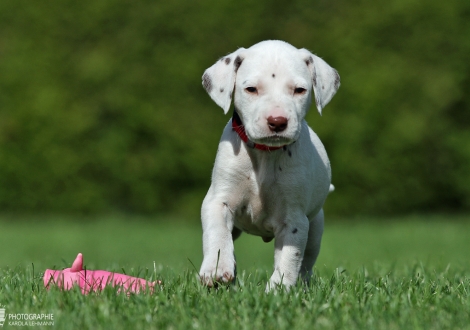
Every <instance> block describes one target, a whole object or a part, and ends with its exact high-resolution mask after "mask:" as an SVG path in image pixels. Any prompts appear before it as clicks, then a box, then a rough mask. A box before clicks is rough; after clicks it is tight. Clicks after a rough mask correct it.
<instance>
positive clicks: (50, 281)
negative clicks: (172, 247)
mask: <svg viewBox="0 0 470 330" xmlns="http://www.w3.org/2000/svg"><path fill="white" fill-rule="evenodd" d="M54 284H55V285H57V286H58V287H59V288H62V289H64V290H70V289H71V288H72V287H73V286H74V285H78V286H79V287H80V289H81V291H82V293H83V294H87V293H89V292H90V291H98V290H99V291H101V290H103V289H104V288H105V286H106V285H111V286H119V287H121V288H122V289H124V290H125V292H127V293H131V292H132V293H139V292H140V291H146V290H149V292H153V290H154V287H155V282H148V281H146V280H144V279H142V278H138V277H132V276H128V275H124V274H119V273H112V272H108V271H106V270H83V256H82V254H81V253H79V254H78V255H77V257H76V258H75V261H74V262H73V264H72V267H70V268H66V269H64V270H52V269H46V272H45V273H44V286H45V287H46V288H49V287H50V286H51V285H54ZM158 284H160V281H158Z"/></svg>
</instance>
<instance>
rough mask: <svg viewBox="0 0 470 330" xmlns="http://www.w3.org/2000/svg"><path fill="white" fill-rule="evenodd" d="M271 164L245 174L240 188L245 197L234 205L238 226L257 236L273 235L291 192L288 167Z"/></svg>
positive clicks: (239, 192) (240, 194)
mask: <svg viewBox="0 0 470 330" xmlns="http://www.w3.org/2000/svg"><path fill="white" fill-rule="evenodd" d="M281 164H282V165H281ZM269 165H270V166H269V167H267V166H266V167H264V168H258V169H256V168H253V170H251V171H249V173H245V179H243V182H240V183H239V185H238V186H237V189H236V190H238V196H239V197H241V198H239V199H238V203H237V204H236V205H234V210H233V211H234V214H235V217H234V218H235V226H236V227H238V228H240V229H242V230H243V231H245V232H248V233H250V234H254V235H260V236H272V235H273V231H274V227H275V223H276V222H277V221H278V220H279V218H282V217H283V212H285V210H286V209H287V205H286V203H287V199H286V198H285V191H286V190H287V191H289V190H290V189H288V186H289V185H290V183H289V182H288V181H289V180H288V176H289V175H288V174H289V173H288V172H289V171H288V168H287V164H284V163H283V162H273V163H270V164H269ZM280 166H284V169H282V167H281V169H280ZM286 176H287V177H286ZM286 188H287V189H286Z"/></svg>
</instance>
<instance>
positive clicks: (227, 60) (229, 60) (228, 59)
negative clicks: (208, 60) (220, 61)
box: [225, 57, 232, 65]
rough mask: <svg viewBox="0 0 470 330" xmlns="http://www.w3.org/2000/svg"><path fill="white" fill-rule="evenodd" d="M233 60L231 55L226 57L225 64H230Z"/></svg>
mask: <svg viewBox="0 0 470 330" xmlns="http://www.w3.org/2000/svg"><path fill="white" fill-rule="evenodd" d="M231 61H232V60H231V59H230V57H226V58H225V64H227V65H229V64H230V62H231Z"/></svg>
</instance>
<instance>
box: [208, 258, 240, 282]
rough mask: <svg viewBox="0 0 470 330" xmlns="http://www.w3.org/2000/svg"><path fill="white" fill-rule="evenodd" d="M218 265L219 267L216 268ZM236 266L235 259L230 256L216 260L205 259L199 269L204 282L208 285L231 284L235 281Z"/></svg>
mask: <svg viewBox="0 0 470 330" xmlns="http://www.w3.org/2000/svg"><path fill="white" fill-rule="evenodd" d="M216 267H217V268H216ZM235 276H236V267H235V260H234V259H233V258H228V260H222V259H219V262H217V260H215V261H207V262H206V259H204V261H203V263H202V266H201V270H200V271H199V277H200V279H201V282H202V284H204V285H207V286H208V287H213V286H215V285H216V284H217V283H219V284H230V283H233V282H234V281H235Z"/></svg>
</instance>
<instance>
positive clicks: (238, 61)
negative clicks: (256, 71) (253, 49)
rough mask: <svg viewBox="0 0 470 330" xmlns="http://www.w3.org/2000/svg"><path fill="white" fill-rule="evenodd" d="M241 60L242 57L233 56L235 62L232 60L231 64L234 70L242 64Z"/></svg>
mask: <svg viewBox="0 0 470 330" xmlns="http://www.w3.org/2000/svg"><path fill="white" fill-rule="evenodd" d="M242 62H243V59H242V58H241V57H240V56H237V57H236V58H235V62H234V64H233V65H234V67H235V72H237V71H238V68H239V67H240V65H241V64H242Z"/></svg>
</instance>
